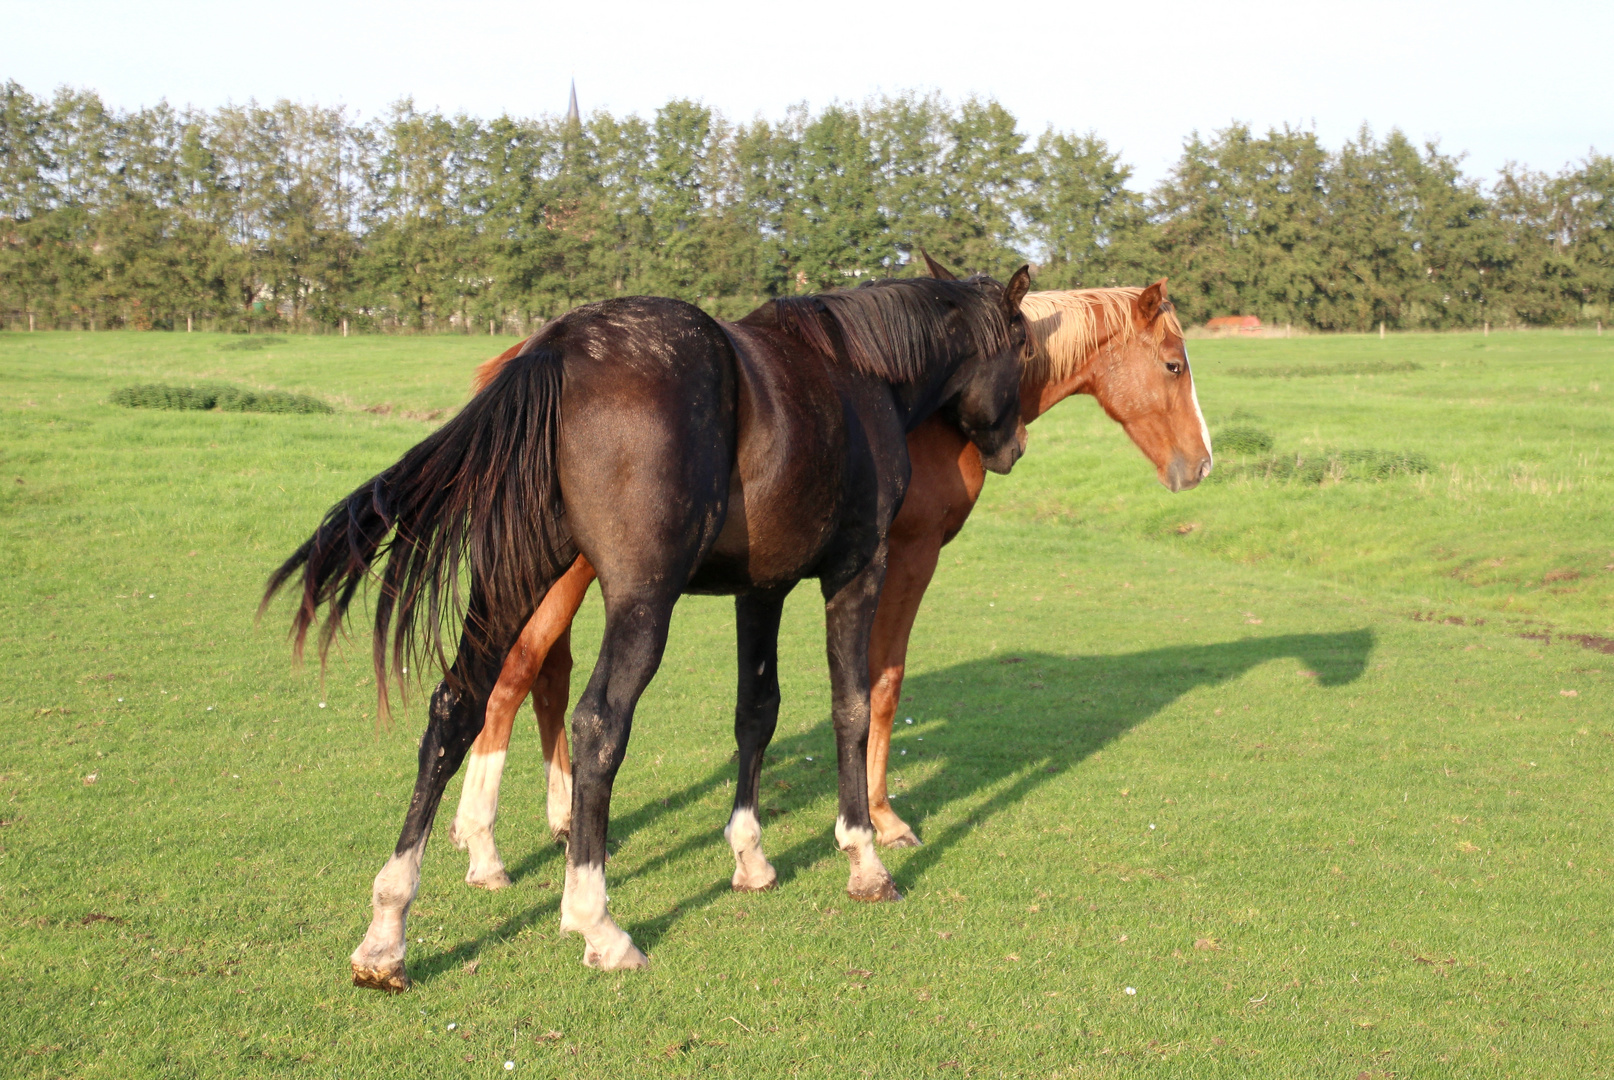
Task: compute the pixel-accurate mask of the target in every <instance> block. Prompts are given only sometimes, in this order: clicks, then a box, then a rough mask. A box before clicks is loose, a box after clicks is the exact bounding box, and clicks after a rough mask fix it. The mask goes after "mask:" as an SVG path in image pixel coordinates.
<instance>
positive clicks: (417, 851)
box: [348, 641, 498, 992]
mask: <svg viewBox="0 0 1614 1080" xmlns="http://www.w3.org/2000/svg"><path fill="white" fill-rule="evenodd" d="M455 669H456V671H457V672H458V673H459V674H460V676H461V679H462V683H463V685H464V689H463V690H453V689H450V688H449V686H448V684H447V683H446V682H444V683H440V684H439V685H438V687H437V689H436V690H435V691H433V693H432V700H431V708H430V710H429V718H428V720H427V723H426V733H425V735H423V736H422V737H421V740H420V756H419V770H418V772H417V774H416V776H415V791H414V795H413V797H412V798H411V799H410V800H409V812H408V814H406V815H405V817H404V826H403V831H402V833H400V834H399V836H398V844H397V847H395V848H394V849H393V853H392V858H390V859H388V860H387V864H386V865H385V866H383V867H382V868H381V872H380V873H379V874H377V875H376V878H375V886H374V888H373V889H372V891H371V897H370V899H371V909H372V913H371V918H370V929H369V931H368V932H367V933H366V934H365V935H364V940H363V941H362V942H361V943H360V944H359V947H358V948H357V949H354V950H353V955H352V956H351V957H349V958H348V959H349V961H350V962H351V964H352V966H353V985H355V986H364V987H369V988H371V989H375V990H389V991H393V992H397V991H401V990H407V989H409V975H408V973H407V972H406V971H405V970H404V951H405V944H406V942H407V940H408V937H407V933H406V931H407V921H408V917H409V906H410V905H411V904H413V903H414V900H415V890H416V889H418V888H419V887H420V861H421V857H422V856H423V855H424V854H425V851H426V840H427V838H428V837H430V836H431V831H432V820H433V819H434V818H435V817H436V816H437V805H438V803H439V802H441V801H442V798H443V789H444V788H445V787H447V786H448V781H449V779H450V778H451V777H453V775H454V773H455V772H457V771H458V770H459V767H460V762H462V761H463V760H464V759H465V752H466V750H467V749H469V748H470V745H471V743H472V741H473V740H474V739H475V738H476V736H477V733H478V732H479V731H481V729H482V717H483V715H484V710H485V708H486V703H487V694H488V691H489V690H490V689H491V688H492V685H493V683H494V679H495V676H496V675H497V673H498V667H497V666H496V663H495V662H478V661H477V660H476V659H475V658H474V657H473V656H471V655H470V654H469V650H467V649H466V647H465V643H464V642H463V641H462V642H461V645H460V655H459V657H458V658H457V659H456V660H455Z"/></svg>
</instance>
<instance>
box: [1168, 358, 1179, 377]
mask: <svg viewBox="0 0 1614 1080" xmlns="http://www.w3.org/2000/svg"><path fill="white" fill-rule="evenodd" d="M1166 370H1167V371H1169V372H1171V373H1172V374H1173V375H1181V374H1182V365H1181V364H1179V363H1177V361H1175V360H1167V361H1166Z"/></svg>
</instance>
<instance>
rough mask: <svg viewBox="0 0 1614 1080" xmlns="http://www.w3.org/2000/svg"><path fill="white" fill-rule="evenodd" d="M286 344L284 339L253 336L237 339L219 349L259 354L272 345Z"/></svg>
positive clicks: (259, 335) (260, 335)
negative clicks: (260, 350) (258, 352)
mask: <svg viewBox="0 0 1614 1080" xmlns="http://www.w3.org/2000/svg"><path fill="white" fill-rule="evenodd" d="M285 343H286V339H285V338H283V337H266V336H264V335H262V334H253V335H250V336H248V337H243V338H237V339H235V340H234V341H227V342H225V343H224V344H223V345H220V346H219V348H220V349H222V350H224V351H227V352H257V351H258V350H259V349H267V348H268V347H269V346H271V345H284V344H285Z"/></svg>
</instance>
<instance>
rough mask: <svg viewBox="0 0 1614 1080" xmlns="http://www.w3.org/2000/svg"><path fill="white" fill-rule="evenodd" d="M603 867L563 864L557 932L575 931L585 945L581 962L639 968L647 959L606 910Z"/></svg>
mask: <svg viewBox="0 0 1614 1080" xmlns="http://www.w3.org/2000/svg"><path fill="white" fill-rule="evenodd" d="M607 899H608V898H607V897H606V895H605V867H603V866H572V865H570V864H569V863H568V864H567V866H566V892H565V894H564V895H563V896H562V897H561V899H560V932H561V933H563V934H570V933H578V934H582V935H583V940H584V941H586V942H587V943H588V947H587V948H585V949H584V950H583V963H585V964H587V965H588V966H589V967H597V968H602V969H604V970H606V971H614V970H617V969H619V968H642V967H644V966H646V964H647V963H648V961H646V959H645V955H644V953H642V952H640V951H639V950H638V949H636V948H634V946H633V939H632V938H630V937H629V936H628V934H627V931H625V930H623V929H622V928H621V927H620V926H618V925H617V924H616V923H615V922H613V921H612V919H611V915H610V912H609V911H607V910H606V903H607Z"/></svg>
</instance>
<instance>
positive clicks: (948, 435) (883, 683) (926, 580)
mask: <svg viewBox="0 0 1614 1080" xmlns="http://www.w3.org/2000/svg"><path fill="white" fill-rule="evenodd" d="M926 261H927V263H929V266H930V270H931V273H932V275H933V276H936V277H949V276H950V275H948V273H947V271H946V270H944V269H942V268H941V267H940V266H938V265H937V264H936V263H934V262H933V261H931V260H930V259H929V257H928V256H926ZM1020 310H1021V312H1022V313H1023V314H1024V315H1025V317H1026V325H1027V330H1028V333H1029V336H1030V340H1031V344H1032V348H1033V352H1032V357H1031V359H1030V361H1029V362H1028V363H1027V365H1026V370H1025V376H1024V379H1023V382H1022V384H1021V390H1020V416H1021V419H1023V420H1024V421H1025V422H1026V423H1030V422H1031V421H1033V420H1035V419H1037V417H1039V416H1041V415H1042V414H1043V413H1045V412H1047V411H1048V410H1049V409H1050V408H1052V407H1053V406H1054V405H1056V404H1058V403H1059V402H1060V401H1063V400H1064V399H1065V398H1067V397H1070V396H1071V395H1072V394H1091V395H1092V396H1093V397H1095V398H1097V399H1098V402H1099V404H1100V405H1101V406H1103V408H1104V411H1105V412H1107V413H1108V414H1109V415H1110V417H1111V418H1112V419H1114V420H1115V421H1116V422H1118V423H1119V424H1120V425H1121V426H1122V428H1123V429H1124V430H1125V431H1126V433H1127V434H1128V435H1129V436H1131V438H1132V440H1133V442H1135V443H1136V444H1137V446H1138V448H1139V449H1140V450H1142V451H1143V453H1144V454H1145V455H1146V456H1147V457H1148V458H1149V460H1150V461H1152V462H1153V463H1154V466H1155V471H1156V474H1157V475H1158V477H1159V479H1160V482H1161V483H1162V484H1164V485H1165V486H1166V487H1167V488H1169V489H1171V490H1172V491H1182V490H1185V489H1188V488H1191V487H1194V486H1195V485H1196V484H1198V483H1199V482H1200V481H1201V480H1202V479H1204V478H1205V477H1206V476H1207V475H1209V474H1210V470H1211V446H1210V435H1209V433H1208V432H1207V431H1206V429H1205V421H1204V417H1203V416H1202V415H1201V413H1200V409H1199V400H1198V398H1197V396H1196V394H1195V391H1194V381H1193V374H1192V372H1191V371H1190V370H1189V367H1188V354H1187V350H1186V347H1185V346H1184V343H1183V336H1182V327H1181V325H1180V324H1179V323H1178V321H1177V317H1176V315H1175V313H1174V311H1173V309H1172V305H1171V302H1170V300H1169V299H1168V297H1167V291H1166V282H1165V280H1164V279H1161V280H1160V281H1158V282H1156V283H1155V284H1153V285H1150V286H1149V287H1148V288H1142V289H1140V288H1115V289H1078V290H1074V291H1069V292H1034V293H1030V294H1028V295H1027V296H1026V298H1025V300H1024V301H1022V303H1021V306H1020ZM518 348H519V346H518ZM503 359H504V357H503V356H499V357H495V358H494V359H492V360H489V361H487V362H486V363H484V364H483V365H482V367H481V368H479V369H478V373H477V377H476V381H475V384H474V385H475V386H477V387H480V386H482V385H483V384H484V383H485V382H486V380H487V378H488V374H487V373H488V372H489V371H494V370H497V367H498V365H499V364H500V363H502V362H503ZM908 457H909V460H910V462H911V463H912V467H913V475H912V479H911V480H910V481H909V484H908V493H907V496H906V498H905V499H904V501H903V504H902V509H901V511H900V512H899V513H898V514H897V518H896V520H895V521H894V522H893V523H892V525H891V533H890V554H889V560H888V563H887V569H886V577H885V584H884V586H883V588H882V591H881V593H880V602H879V608H878V610H877V613H876V615H875V621H874V630H873V634H872V636H871V638H870V642H869V679H870V683H871V686H872V694H871V710H872V716H871V723H870V729H869V748H868V761H867V772H868V780H869V812H870V816H871V819H872V821H873V823H874V827H875V830H876V834H877V836H878V839H879V842H880V843H881V844H883V845H885V846H887V847H909V846H913V845H916V844H918V843H919V839H918V837H917V836H915V835H914V832H913V829H911V828H910V827H909V826H908V825H907V823H906V822H904V821H903V820H902V819H901V818H900V817H899V816H898V815H897V813H896V811H895V810H893V809H892V808H891V802H890V799H889V797H888V794H887V789H886V763H887V759H888V757H889V753H890V746H891V726H892V721H893V719H894V718H895V716H896V712H897V705H898V702H899V700H900V698H901V694H902V676H903V669H904V664H905V662H906V658H907V652H908V635H909V632H910V631H911V630H912V629H913V623H914V618H915V617H916V616H917V615H918V613H919V604H920V601H921V600H923V599H924V595H925V589H926V587H927V586H929V584H930V579H931V576H932V575H933V574H934V573H935V571H936V562H937V558H938V556H939V555H940V553H941V548H942V546H943V545H944V544H946V543H947V542H948V541H950V540H952V538H953V537H954V536H956V535H958V532H959V530H960V529H962V528H963V527H964V522H965V521H966V520H967V519H968V518H969V515H970V511H971V510H972V509H973V508H974V506H975V501H976V499H977V498H979V497H980V494H981V487H982V485H983V483H984V482H985V480H986V473H985V470H984V468H983V467H982V463H981V457H980V454H979V453H978V452H977V451H976V449H975V448H974V447H973V446H972V445H970V443H969V442H968V441H967V440H966V439H964V438H963V437H961V436H960V435H959V434H958V432H957V430H956V429H955V428H952V427H950V426H949V425H948V424H946V423H944V422H941V421H939V420H930V421H926V422H925V423H924V424H921V425H920V426H919V427H918V428H917V429H915V430H914V431H913V432H912V433H911V434H910V435H909V436H908ZM593 580H594V570H593V567H591V566H590V565H589V563H588V560H586V559H584V558H581V557H579V558H578V559H577V560H576V561H575V562H574V563H573V564H572V566H571V567H570V568H569V569H568V570H567V571H566V573H565V574H564V575H563V576H562V577H561V579H560V580H559V581H557V582H556V583H555V585H554V587H553V588H551V590H550V592H549V595H547V596H546V597H544V601H543V603H542V604H541V605H540V607H539V609H538V612H537V613H536V614H535V615H534V616H533V619H532V621H531V622H530V623H528V625H527V627H526V629H525V630H524V631H523V632H522V635H521V640H520V642H519V644H518V645H517V646H516V648H515V649H514V650H512V651H511V653H510V654H509V656H508V657H507V658H506V659H505V664H504V670H503V671H502V672H501V673H500V676H499V681H498V685H497V686H496V687H495V688H494V691H493V695H492V696H491V697H490V698H489V700H488V709H487V719H486V722H485V723H484V725H483V728H482V734H481V735H480V736H478V738H477V740H476V742H475V743H474V744H472V747H471V755H470V762H469V764H468V766H467V769H466V776H465V785H464V788H463V790H462V791H461V793H460V804H459V811H458V813H457V814H456V816H455V819H454V825H453V829H452V832H451V833H450V836H451V838H452V839H453V841H454V843H455V844H457V845H458V846H460V847H461V848H468V849H469V855H470V868H469V870H468V871H467V873H466V875H465V880H466V881H467V882H469V883H470V884H472V885H477V886H480V887H482V888H486V889H500V888H504V887H505V886H507V885H509V884H510V878H509V875H508V874H507V873H506V872H505V869H504V864H503V862H502V861H501V859H500V858H499V852H498V848H497V845H496V844H495V843H494V839H493V826H494V819H495V817H496V815H497V811H498V795H499V780H500V776H501V774H502V771H503V768H504V759H505V753H506V750H507V749H508V747H509V743H510V735H511V731H512V728H513V726H514V724H515V717H516V713H517V711H518V710H519V709H520V707H521V702H522V701H523V700H524V699H525V698H526V697H527V694H528V692H529V691H530V692H531V694H532V698H533V710H534V712H536V713H537V716H538V729H539V734H540V738H541V741H542V743H543V754H544V761H545V763H546V767H547V777H548V798H547V809H548V818H549V827H550V830H551V831H552V832H553V833H554V834H555V835H556V836H557V837H559V836H562V835H564V834H565V833H566V832H567V830H568V827H569V818H568V813H569V811H570V807H571V801H572V796H571V768H570V761H569V759H568V755H567V744H566V729H565V709H566V700H567V694H568V691H569V689H570V684H571V670H572V653H571V639H570V634H571V622H572V617H573V615H574V614H575V613H576V611H577V609H578V607H579V606H580V605H581V604H582V602H583V597H584V596H585V594H586V593H587V592H588V588H589V584H590V582H592V581H593Z"/></svg>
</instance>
